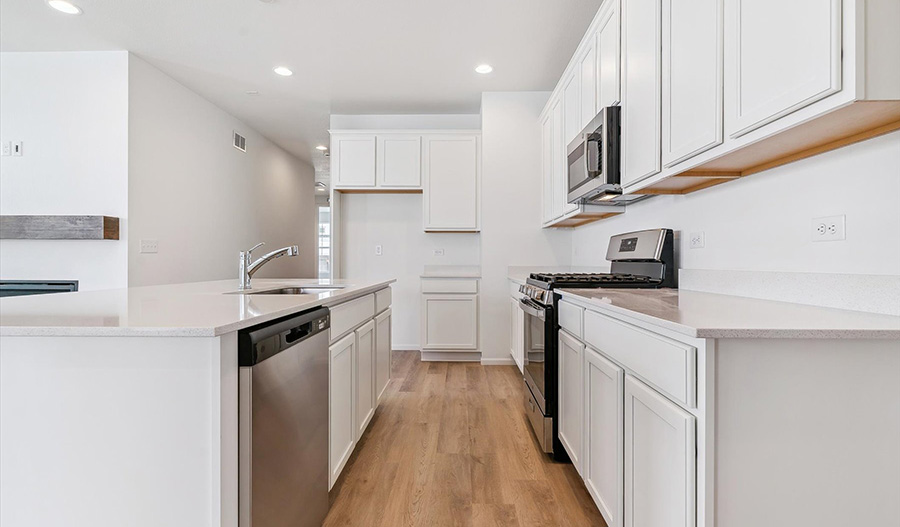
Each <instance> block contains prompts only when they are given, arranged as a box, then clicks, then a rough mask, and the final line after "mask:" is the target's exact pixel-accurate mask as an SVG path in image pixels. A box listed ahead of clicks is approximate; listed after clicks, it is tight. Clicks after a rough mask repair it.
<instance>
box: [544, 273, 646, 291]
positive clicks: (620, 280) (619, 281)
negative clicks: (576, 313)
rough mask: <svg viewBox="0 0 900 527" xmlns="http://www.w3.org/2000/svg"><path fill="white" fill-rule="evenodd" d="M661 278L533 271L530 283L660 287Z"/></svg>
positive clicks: (546, 287) (572, 285) (555, 285)
mask: <svg viewBox="0 0 900 527" xmlns="http://www.w3.org/2000/svg"><path fill="white" fill-rule="evenodd" d="M659 282H660V281H659V280H654V279H653V278H652V277H650V276H644V275H635V274H628V273H531V276H529V277H528V280H527V283H528V285H533V286H535V287H540V288H542V289H556V288H560V287H570V288H578V287H659V285H658V284H659Z"/></svg>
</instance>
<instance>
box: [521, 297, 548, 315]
mask: <svg viewBox="0 0 900 527" xmlns="http://www.w3.org/2000/svg"><path fill="white" fill-rule="evenodd" d="M519 308H520V309H521V310H522V311H524V312H525V314H526V315H531V316H533V317H535V318H539V319H541V320H546V314H545V310H544V308H542V307H540V306H538V305H537V304H536V303H535V302H534V301H533V300H531V299H530V298H520V299H519Z"/></svg>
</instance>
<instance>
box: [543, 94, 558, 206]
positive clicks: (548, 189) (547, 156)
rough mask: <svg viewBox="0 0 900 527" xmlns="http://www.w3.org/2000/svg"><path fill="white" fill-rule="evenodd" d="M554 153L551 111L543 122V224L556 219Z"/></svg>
mask: <svg viewBox="0 0 900 527" xmlns="http://www.w3.org/2000/svg"><path fill="white" fill-rule="evenodd" d="M553 151H554V148H553V110H550V111H548V112H547V115H546V116H544V120H543V121H542V122H541V178H542V179H541V183H542V184H543V187H542V193H541V205H542V207H543V215H542V216H543V218H542V223H548V222H550V221H552V220H553V219H555V218H554V216H553V163H554V159H553Z"/></svg>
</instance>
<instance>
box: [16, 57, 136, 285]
mask: <svg viewBox="0 0 900 527" xmlns="http://www.w3.org/2000/svg"><path fill="white" fill-rule="evenodd" d="M0 141H3V142H8V141H22V142H23V147H24V148H23V154H24V155H23V156H22V157H12V156H10V157H0V214H103V215H107V216H117V217H119V218H120V219H121V220H120V224H119V228H120V232H119V236H120V239H119V240H117V241H115V240H0V278H3V279H19V280H25V279H35V280H41V279H57V280H67V279H68V280H78V281H79V288H80V289H81V290H91V289H109V288H114V287H125V286H126V285H127V278H126V270H127V257H128V255H127V250H126V247H127V243H128V226H129V222H128V152H127V149H128V54H127V53H126V52H124V51H122V52H89V53H0Z"/></svg>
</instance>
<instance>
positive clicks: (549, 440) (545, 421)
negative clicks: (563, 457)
mask: <svg viewBox="0 0 900 527" xmlns="http://www.w3.org/2000/svg"><path fill="white" fill-rule="evenodd" d="M523 391H524V392H525V401H524V402H525V415H527V416H528V422H529V423H531V429H532V430H534V435H535V437H537V440H538V443H540V444H541V450H543V451H544V452H546V453H548V454H552V453H553V419H552V418H550V417H544V414H543V413H541V408H540V406H538V404H537V402H536V401H535V400H534V396H532V395H531V390H530V389H529V388H528V385H527V384H526V385H525V389H524V390H523Z"/></svg>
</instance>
